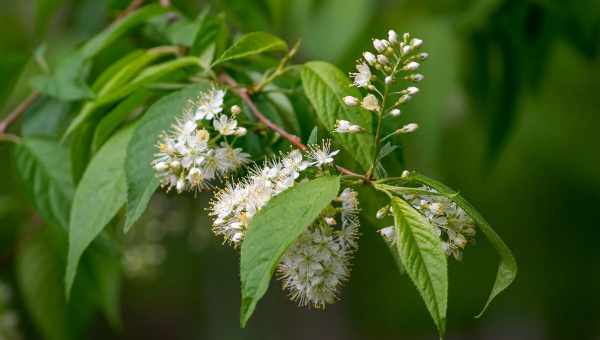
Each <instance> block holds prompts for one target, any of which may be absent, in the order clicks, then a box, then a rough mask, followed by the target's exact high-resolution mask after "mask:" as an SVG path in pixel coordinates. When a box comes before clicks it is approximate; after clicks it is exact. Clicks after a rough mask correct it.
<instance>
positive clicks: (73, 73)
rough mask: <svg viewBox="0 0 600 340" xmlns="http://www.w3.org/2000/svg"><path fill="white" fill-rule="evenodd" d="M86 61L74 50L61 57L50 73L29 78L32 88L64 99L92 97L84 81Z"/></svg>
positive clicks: (73, 99) (86, 67)
mask: <svg viewBox="0 0 600 340" xmlns="http://www.w3.org/2000/svg"><path fill="white" fill-rule="evenodd" d="M88 66H89V65H87V61H86V59H85V58H84V57H83V56H82V54H81V53H79V52H75V53H72V54H70V55H69V56H67V57H66V58H64V59H62V60H61V61H60V63H59V64H58V65H57V66H56V69H55V70H53V72H52V74H50V75H40V76H36V77H34V78H33V79H32V80H31V85H32V86H33V88H34V89H36V90H38V91H39V92H41V93H44V94H46V95H48V96H50V97H54V98H58V99H60V100H64V101H75V100H80V99H84V98H92V97H93V96H94V93H93V92H92V90H91V89H90V88H89V87H88V86H87V85H86V83H85V80H84V79H85V76H86V75H87V70H88Z"/></svg>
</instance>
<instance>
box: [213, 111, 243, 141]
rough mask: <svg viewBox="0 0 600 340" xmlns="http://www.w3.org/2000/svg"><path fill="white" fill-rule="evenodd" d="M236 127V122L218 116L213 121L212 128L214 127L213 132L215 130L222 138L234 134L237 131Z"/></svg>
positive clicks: (224, 116)
mask: <svg viewBox="0 0 600 340" xmlns="http://www.w3.org/2000/svg"><path fill="white" fill-rule="evenodd" d="M237 125H238V122H237V120H235V119H233V118H229V117H227V116H226V115H220V116H219V117H217V118H216V119H214V120H213V126H214V127H215V130H217V131H218V132H219V133H220V134H222V135H223V136H230V135H233V134H235V133H236V131H237Z"/></svg>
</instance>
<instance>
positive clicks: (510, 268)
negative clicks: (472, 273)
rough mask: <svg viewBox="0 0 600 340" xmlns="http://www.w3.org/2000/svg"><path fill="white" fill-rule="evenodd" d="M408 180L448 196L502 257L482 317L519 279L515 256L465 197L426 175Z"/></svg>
mask: <svg viewBox="0 0 600 340" xmlns="http://www.w3.org/2000/svg"><path fill="white" fill-rule="evenodd" d="M406 179H407V180H415V181H417V182H419V183H422V184H425V185H427V186H430V187H432V188H434V189H435V190H437V191H439V192H441V193H444V194H447V195H448V196H449V197H451V199H452V200H453V201H454V202H455V203H456V204H458V205H459V206H460V207H461V208H462V209H463V210H464V211H465V212H466V213H467V214H468V215H469V216H471V218H472V219H473V220H474V221H475V223H476V224H477V227H479V229H481V231H482V232H483V233H484V235H485V236H486V237H487V239H488V240H489V241H490V243H492V246H493V247H494V248H495V249H496V251H497V252H498V255H500V265H499V266H498V272H497V274H496V280H495V281H494V286H493V287H492V291H491V292H490V296H489V297H488V299H487V301H486V303H485V305H484V306H483V308H482V310H481V312H480V313H479V314H478V315H477V317H480V316H481V315H483V313H484V312H485V310H486V309H487V308H488V306H489V305H490V303H491V302H492V300H494V298H495V297H496V296H497V295H498V294H500V293H501V292H502V291H504V290H505V289H506V288H508V286H510V285H511V283H512V282H513V281H514V280H515V278H516V277H517V271H518V267H517V260H516V259H515V257H514V256H513V254H512V252H511V251H510V249H509V248H508V246H507V245H506V243H504V241H502V238H500V235H498V234H497V233H496V232H495V231H494V229H492V227H491V226H490V224H489V223H488V222H487V221H486V220H485V219H484V218H483V216H482V215H481V214H480V213H479V212H478V211H477V209H475V208H474V207H473V206H472V205H471V204H470V203H469V202H468V201H467V200H466V199H464V197H462V196H461V195H459V194H458V193H457V192H456V191H454V190H452V189H451V188H449V187H448V186H446V185H445V184H443V183H441V182H439V181H436V180H434V179H431V178H429V177H426V176H424V175H421V174H418V173H414V172H412V173H411V174H410V175H409V176H408V177H407V178H406Z"/></svg>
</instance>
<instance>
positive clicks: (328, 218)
mask: <svg viewBox="0 0 600 340" xmlns="http://www.w3.org/2000/svg"><path fill="white" fill-rule="evenodd" d="M324 220H325V223H327V224H329V225H336V224H337V222H336V220H335V218H333V217H331V216H326V217H325V218H324Z"/></svg>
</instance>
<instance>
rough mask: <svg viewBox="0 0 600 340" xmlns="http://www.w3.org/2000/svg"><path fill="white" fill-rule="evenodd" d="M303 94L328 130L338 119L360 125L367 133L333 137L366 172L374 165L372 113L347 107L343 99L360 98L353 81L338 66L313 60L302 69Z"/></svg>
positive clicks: (334, 135) (330, 129)
mask: <svg viewBox="0 0 600 340" xmlns="http://www.w3.org/2000/svg"><path fill="white" fill-rule="evenodd" d="M302 83H303V85H304V92H305V93H306V96H307V97H308V99H309V100H310V102H311V104H312V105H313V107H314V108H315V110H316V112H317V117H318V118H319V121H320V122H321V124H323V126H324V127H325V128H326V129H327V130H328V131H333V130H334V127H335V123H336V121H337V120H348V121H350V122H352V123H354V124H358V125H359V126H361V127H362V128H363V129H365V132H363V133H358V134H340V133H334V134H333V137H334V138H335V139H336V140H337V141H338V142H339V143H340V144H341V145H342V146H343V147H344V149H346V151H348V153H349V154H350V155H352V156H353V157H354V159H355V160H356V162H357V163H358V164H360V165H361V166H362V168H363V169H364V170H368V169H369V168H370V167H371V165H372V164H373V157H374V155H373V153H374V152H375V141H374V138H373V135H372V133H371V115H370V113H368V112H366V111H365V110H362V109H360V108H356V107H348V106H347V105H345V104H344V102H343V100H342V98H343V97H345V96H355V97H360V94H359V93H358V91H357V90H356V89H354V88H352V87H350V81H349V79H348V77H346V75H344V74H343V73H342V71H340V70H339V69H338V68H337V67H335V66H333V65H331V64H328V63H326V62H322V61H312V62H309V63H306V64H305V65H304V69H303V70H302Z"/></svg>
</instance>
